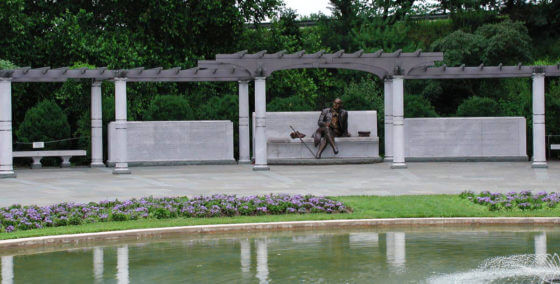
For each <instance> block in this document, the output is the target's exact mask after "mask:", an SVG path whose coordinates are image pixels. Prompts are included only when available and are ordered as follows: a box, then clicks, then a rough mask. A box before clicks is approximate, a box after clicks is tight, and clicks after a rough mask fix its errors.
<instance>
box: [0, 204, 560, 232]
mask: <svg viewBox="0 0 560 284" xmlns="http://www.w3.org/2000/svg"><path fill="white" fill-rule="evenodd" d="M334 199H336V200H339V201H342V202H344V203H345V204H346V205H347V206H349V207H351V208H352V209H353V210H354V212H353V213H350V214H302V215H298V214H287V215H265V216H237V217H216V218H174V219H160V220H158V219H142V220H136V221H123V222H104V223H94V224H84V225H78V226H65V227H52V228H44V229H36V230H28V231H15V232H13V233H0V240H5V239H15V238H26V237H36V236H48V235H62V234H77V233H92V232H102V231H114V230H128V229H141V228H157V227H173V226H192V225H209V224H234V223H262V222H281V221H304V220H333V219H372V218H407V217H560V207H558V208H554V209H539V210H528V211H521V210H519V209H515V210H511V211H497V212H496V211H494V212H493V211H489V210H488V208H487V207H486V206H482V205H477V204H474V203H472V202H470V201H468V200H466V199H461V198H459V196H458V195H405V196H340V197H334Z"/></svg>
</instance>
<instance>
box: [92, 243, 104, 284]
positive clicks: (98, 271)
mask: <svg viewBox="0 0 560 284" xmlns="http://www.w3.org/2000/svg"><path fill="white" fill-rule="evenodd" d="M93 279H94V280H95V282H103V248H100V247H95V248H93Z"/></svg>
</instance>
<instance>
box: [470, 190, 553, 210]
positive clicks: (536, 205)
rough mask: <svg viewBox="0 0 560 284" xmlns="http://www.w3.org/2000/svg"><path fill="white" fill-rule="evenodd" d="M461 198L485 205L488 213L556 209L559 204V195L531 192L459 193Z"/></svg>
mask: <svg viewBox="0 0 560 284" xmlns="http://www.w3.org/2000/svg"><path fill="white" fill-rule="evenodd" d="M460 197H461V198H464V199H467V200H470V201H472V202H474V203H476V204H480V205H485V206H487V207H488V209H489V210H490V211H498V210H537V209H543V208H556V206H557V205H558V202H560V194H558V193H555V192H551V193H547V192H546V191H542V192H538V193H536V194H533V193H532V192H531V191H521V192H519V193H518V192H515V191H511V192H508V193H506V194H503V193H492V192H490V191H483V192H481V193H479V194H475V193H474V192H472V191H465V192H463V193H461V195H460Z"/></svg>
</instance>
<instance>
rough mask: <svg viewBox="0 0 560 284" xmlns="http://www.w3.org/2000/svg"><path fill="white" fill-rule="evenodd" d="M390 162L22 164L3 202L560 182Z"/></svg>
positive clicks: (554, 169) (537, 172)
mask: <svg viewBox="0 0 560 284" xmlns="http://www.w3.org/2000/svg"><path fill="white" fill-rule="evenodd" d="M390 165H391V164H390V163H379V164H364V165H328V166H327V165H322V166H271V171H269V172H255V171H252V170H251V167H252V166H251V165H219V166H217V165H197V166H173V167H133V168H131V170H132V174H131V175H113V174H111V170H112V169H110V168H85V167H84V168H79V167H78V168H65V169H62V168H45V169H36V170H31V169H21V168H19V169H17V175H18V177H17V178H15V179H1V180H0V206H7V205H11V204H14V203H19V204H41V205H45V204H51V203H55V202H60V201H76V202H87V201H100V200H103V199H114V198H119V199H124V198H131V197H142V196H150V195H153V196H178V195H187V196H193V195H201V194H203V195H209V194H215V193H227V194H238V195H249V194H267V193H291V194H296V193H300V194H306V193H311V194H318V195H396V194H447V193H459V192H461V191H463V190H474V191H481V190H492V191H501V192H507V191H510V190H534V191H537V190H547V191H558V190H559V187H560V162H558V161H553V162H550V163H549V168H548V169H532V168H531V164H530V163H529V162H503V163H502V162H481V163H444V162H440V163H408V169H401V170H392V169H390Z"/></svg>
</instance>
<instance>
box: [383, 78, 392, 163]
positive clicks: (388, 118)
mask: <svg viewBox="0 0 560 284" xmlns="http://www.w3.org/2000/svg"><path fill="white" fill-rule="evenodd" d="M383 98H384V102H385V106H384V108H383V109H384V111H383V112H384V113H385V131H384V133H385V141H384V142H383V143H384V144H385V161H386V162H392V161H393V79H392V78H390V77H388V78H386V79H385V86H384V96H383Z"/></svg>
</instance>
